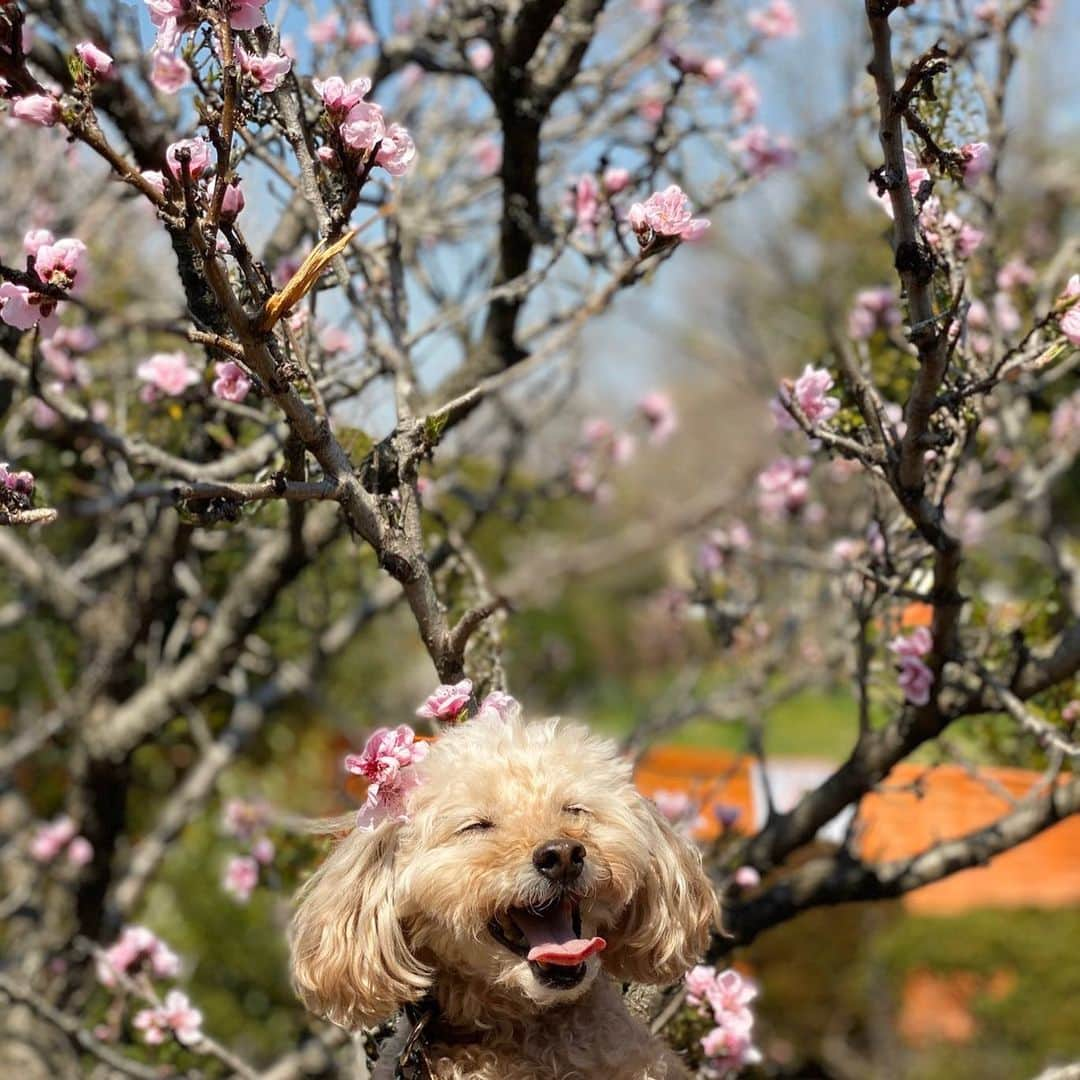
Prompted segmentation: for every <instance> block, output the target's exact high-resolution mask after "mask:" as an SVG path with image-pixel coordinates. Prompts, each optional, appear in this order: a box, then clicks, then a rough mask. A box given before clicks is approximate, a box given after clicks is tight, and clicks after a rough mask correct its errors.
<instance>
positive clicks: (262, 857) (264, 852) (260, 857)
mask: <svg viewBox="0 0 1080 1080" xmlns="http://www.w3.org/2000/svg"><path fill="white" fill-rule="evenodd" d="M251 855H252V858H254V859H255V861H256V862H258V863H262V865H263V866H269V865H270V863H272V862H273V861H274V842H273V841H272V840H270V839H269V838H268V837H265V836H263V837H260V838H259V839H258V840H256V841H255V843H254V844H252V845H251Z"/></svg>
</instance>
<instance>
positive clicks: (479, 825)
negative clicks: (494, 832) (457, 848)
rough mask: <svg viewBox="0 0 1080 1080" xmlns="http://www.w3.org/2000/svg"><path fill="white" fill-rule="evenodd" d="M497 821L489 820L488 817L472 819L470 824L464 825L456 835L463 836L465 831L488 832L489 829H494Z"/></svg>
mask: <svg viewBox="0 0 1080 1080" xmlns="http://www.w3.org/2000/svg"><path fill="white" fill-rule="evenodd" d="M494 828H495V822H494V821H488V820H487V818H480V819H479V820H478V821H470V822H469V823H468V825H463V826H462V827H461V828H460V829H458V830H457V832H456V833H455V835H456V836H462V835H464V834H465V833H470V832H486V831H487V830H488V829H494Z"/></svg>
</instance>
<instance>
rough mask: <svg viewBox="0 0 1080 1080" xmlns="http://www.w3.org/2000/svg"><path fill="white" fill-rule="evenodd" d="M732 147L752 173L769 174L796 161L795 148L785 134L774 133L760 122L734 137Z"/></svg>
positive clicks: (753, 174)
mask: <svg viewBox="0 0 1080 1080" xmlns="http://www.w3.org/2000/svg"><path fill="white" fill-rule="evenodd" d="M731 149H732V150H734V151H735V153H737V154H741V155H742V157H743V168H745V169H746V171H747V172H748V173H749V174H750V175H751V176H755V177H758V178H759V179H760V178H761V177H763V176H768V175H769V173H771V172H773V171H774V170H776V169H786V168H788V167H790V166H791V165H793V164H794V163H795V158H796V154H795V148H794V147H793V146H792V145H791V140H790V139H788V138H787V137H786V136H785V135H773V134H772V133H771V132H770V131H769V130H768V128H765V127H762V126H761V125H760V124H757V125H755V126H754V127H752V128H750V130H749V131H747V132H745V133H744V134H742V135H740V136H739V138H737V139H732V141H731Z"/></svg>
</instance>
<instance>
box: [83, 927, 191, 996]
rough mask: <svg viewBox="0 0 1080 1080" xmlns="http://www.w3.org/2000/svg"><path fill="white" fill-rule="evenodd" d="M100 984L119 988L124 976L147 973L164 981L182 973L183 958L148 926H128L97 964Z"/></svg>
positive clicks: (99, 958)
mask: <svg viewBox="0 0 1080 1080" xmlns="http://www.w3.org/2000/svg"><path fill="white" fill-rule="evenodd" d="M96 968H97V977H98V981H99V982H100V983H101V984H102V986H110V987H111V986H115V985H116V983H117V981H118V976H120V975H131V974H134V973H135V972H136V971H147V972H149V973H150V974H151V975H154V976H156V977H157V978H161V979H172V978H175V977H176V976H177V975H178V974H179V973H180V958H179V957H178V956H177V955H176V953H174V952H173V951H172V949H170V948H169V947H168V945H166V944H165V942H163V941H162V940H161V939H160V938H159V937H157V935H155V934H154V933H153V932H152V931H150V930H147V928H146V927H145V926H126V927H124V930H123V932H122V933H121V934H120V937H119V938H117V940H116V941H115V942H113V944H112V945H110V946H109V948H108V949H106V950H105V952H104V953H103V954H102V955H101V956H99V957H98V958H97V962H96Z"/></svg>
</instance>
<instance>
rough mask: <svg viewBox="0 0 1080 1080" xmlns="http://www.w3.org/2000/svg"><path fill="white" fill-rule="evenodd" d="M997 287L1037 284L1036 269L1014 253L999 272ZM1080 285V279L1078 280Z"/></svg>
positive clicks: (1024, 286)
mask: <svg viewBox="0 0 1080 1080" xmlns="http://www.w3.org/2000/svg"><path fill="white" fill-rule="evenodd" d="M995 281H996V284H997V287H998V288H999V289H1003V290H1005V291H1008V290H1011V289H1022V288H1026V287H1027V286H1028V285H1034V284H1035V271H1034V270H1033V269H1032V268H1031V267H1030V266H1028V264H1027V263H1026V262H1024V260H1023V259H1022V258H1021V257H1020V256H1019V255H1014V256H1013V257H1012V258H1011V259H1009V261H1008V262H1007V263H1005V265H1004V266H1003V267H1002V268H1001V269H1000V270H999V271H998V272H997V278H996V279H995ZM1078 286H1080V280H1078Z"/></svg>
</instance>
